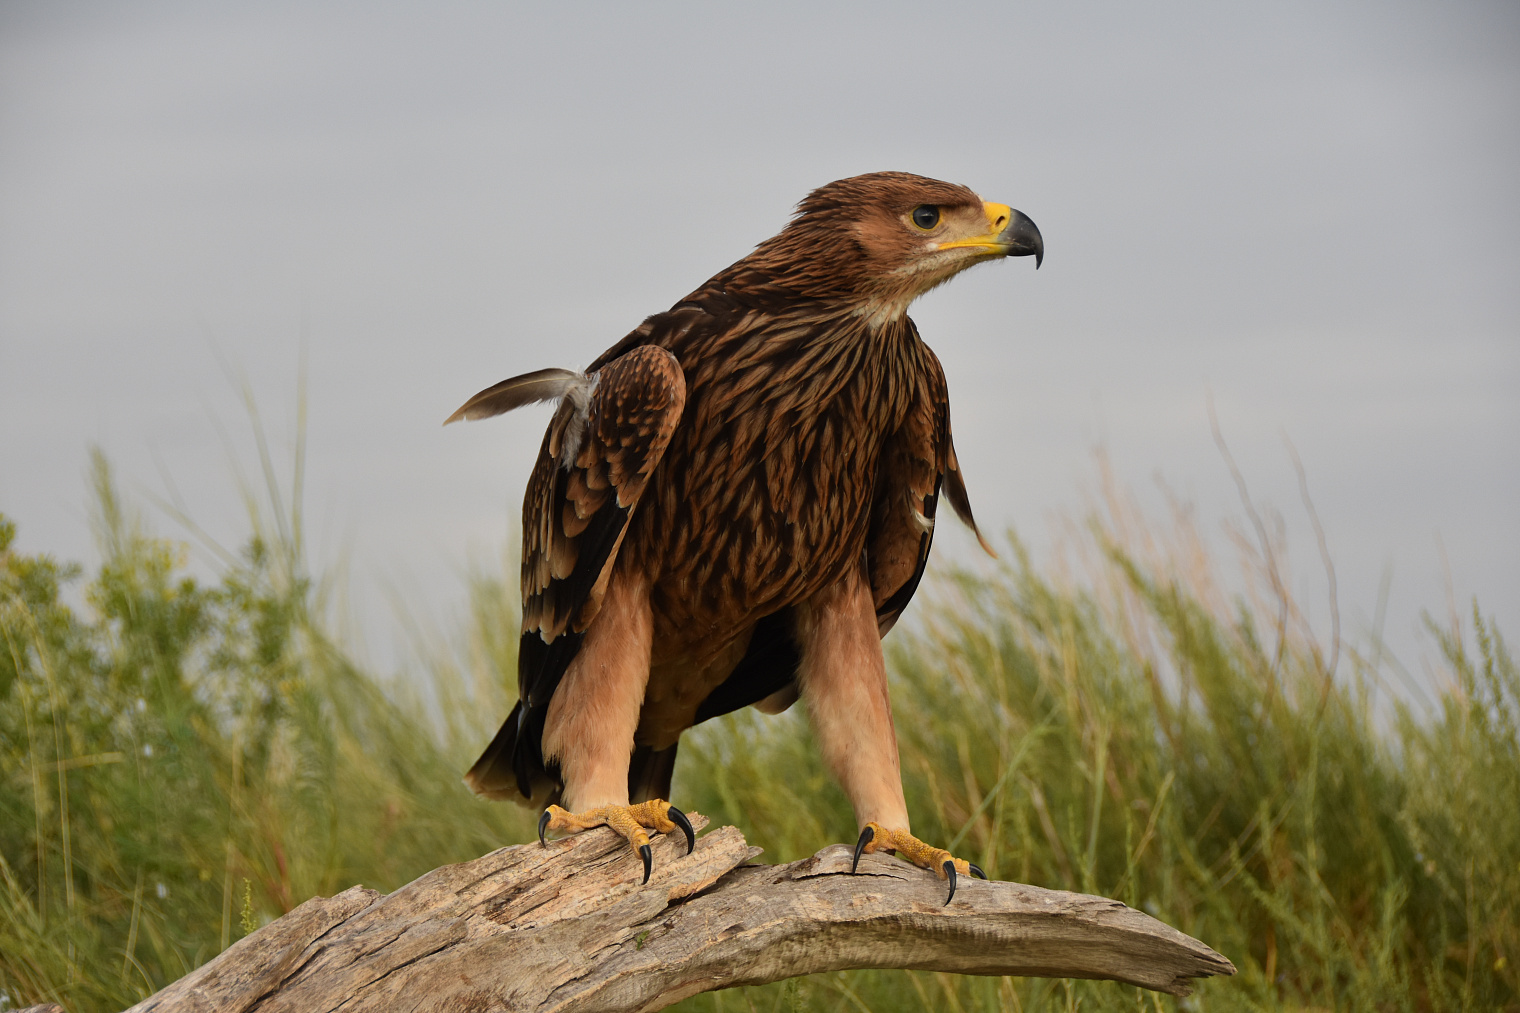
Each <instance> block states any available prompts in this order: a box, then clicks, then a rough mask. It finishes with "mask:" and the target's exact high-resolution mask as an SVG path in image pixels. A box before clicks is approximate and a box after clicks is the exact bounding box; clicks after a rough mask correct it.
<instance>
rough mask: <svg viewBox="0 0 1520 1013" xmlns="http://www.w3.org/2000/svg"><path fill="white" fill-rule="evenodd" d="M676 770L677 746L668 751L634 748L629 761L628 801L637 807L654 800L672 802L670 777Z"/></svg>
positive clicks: (644, 747)
mask: <svg viewBox="0 0 1520 1013" xmlns="http://www.w3.org/2000/svg"><path fill="white" fill-rule="evenodd" d="M677 745H679V743H677ZM675 769H676V746H671V747H670V748H668V749H651V748H649V747H648V746H634V747H633V756H632V757H630V758H629V760H628V801H629V802H631V803H633V804H635V805H637V804H638V803H640V802H648V801H649V800H650V799H652V798H658V799H664V800H665V801H667V802H668V801H670V775H671V774H672V773H674V772H675Z"/></svg>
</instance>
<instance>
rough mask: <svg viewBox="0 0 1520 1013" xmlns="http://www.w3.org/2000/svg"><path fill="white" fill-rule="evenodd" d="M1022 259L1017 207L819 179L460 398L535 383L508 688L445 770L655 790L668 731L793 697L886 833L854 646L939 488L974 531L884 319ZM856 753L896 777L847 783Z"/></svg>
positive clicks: (942, 423) (488, 409)
mask: <svg viewBox="0 0 1520 1013" xmlns="http://www.w3.org/2000/svg"><path fill="white" fill-rule="evenodd" d="M931 219H932V222H931ZM926 224H927V227H926ZM1023 254H1034V255H1035V256H1036V258H1037V261H1038V258H1039V257H1041V256H1042V255H1043V247H1042V242H1041V239H1040V236H1039V232H1038V230H1037V229H1035V227H1034V225H1033V223H1032V222H1030V221H1029V220H1028V219H1027V218H1025V217H1024V216H1023V215H1022V214H1020V213H1019V212H1017V211H1013V210H1012V209H1010V208H1008V207H1006V206H1004V205H997V204H984V203H983V202H982V200H981V199H980V198H979V197H978V196H977V195H976V194H974V193H973V192H972V191H970V190H968V189H966V188H965V187H962V186H956V185H953V184H949V183H942V182H939V181H937V180H931V179H925V178H923V177H920V176H913V175H909V174H907V173H874V174H871V175H867V176H858V177H855V178H852V179H846V180H841V181H839V182H836V183H831V184H829V185H827V186H824V187H821V188H819V189H818V190H815V191H814V192H813V193H811V194H809V195H808V197H807V198H806V199H805V200H803V202H802V203H801V204H800V205H799V206H798V211H797V215H796V216H795V217H794V218H793V220H792V221H791V222H790V223H789V224H788V225H787V226H786V228H784V229H783V230H782V231H781V232H780V233H779V234H778V235H776V236H774V237H773V238H771V239H768V240H766V241H765V242H763V243H761V244H760V245H759V246H758V247H757V248H756V250H755V251H754V253H752V254H750V255H749V256H748V257H745V258H744V259H743V260H741V261H739V262H738V263H736V264H734V265H733V266H732V267H730V268H728V269H727V270H725V271H723V272H721V273H720V274H718V275H716V276H715V277H713V278H712V279H711V280H710V281H708V282H707V283H706V284H705V285H703V286H702V287H700V288H698V289H697V290H696V291H694V292H692V293H691V294H690V295H688V296H687V297H686V298H685V299H682V300H681V301H680V302H679V303H677V304H676V305H675V306H674V307H672V308H671V309H670V310H669V311H667V312H665V313H659V314H656V315H654V316H652V317H650V318H648V319H647V320H645V321H644V323H643V324H642V325H640V326H639V327H638V328H637V329H636V330H634V331H633V332H632V333H631V334H629V335H628V336H627V337H625V338H624V339H623V340H622V341H620V342H618V343H617V344H616V345H614V346H613V347H612V348H611V349H609V350H608V351H607V352H605V353H603V354H602V355H601V356H599V357H598V358H597V359H596V361H595V362H593V363H591V365H590V366H589V367H587V369H586V372H585V374H584V375H579V374H573V373H570V372H568V371H563V370H541V371H539V372H538V373H534V374H528V375H527V376H525V377H520V378H515V379H514V380H508V381H504V382H503V383H501V384H498V385H497V386H496V387H493V388H490V389H489V390H486V391H482V392H481V393H480V394H478V395H476V397H475V398H472V399H471V401H470V402H468V403H467V404H466V405H465V406H464V407H463V408H461V409H460V411H459V412H458V413H456V416H455V417H466V418H479V417H484V416H486V415H489V414H495V413H497V412H499V411H505V410H508V409H510V408H512V407H516V406H517V405H519V404H523V403H527V402H528V401H531V400H539V399H545V398H549V397H560V398H562V400H561V403H560V406H559V408H558V410H557V411H556V412H555V415H554V417H553V420H552V421H551V422H550V425H549V430H548V432H547V433H546V435H545V437H544V443H543V447H542V449H541V450H540V452H539V457H538V462H537V465H536V466H535V468H534V471H533V475H532V478H531V479H530V480H529V483H528V491H527V496H526V498H525V500H524V504H523V568H522V573H523V578H522V579H523V627H522V642H521V648H520V655H519V669H518V672H519V674H518V682H519V692H520V697H521V699H520V701H519V703H518V705H517V706H516V708H514V710H513V712H512V714H511V716H510V717H509V718H508V719H507V722H506V723H505V724H504V725H503V727H502V729H501V731H500V732H499V733H498V734H497V736H496V739H495V740H494V741H493V742H492V743H491V745H490V746H489V747H488V748H487V750H486V751H485V753H484V754H483V755H482V756H481V758H480V760H479V761H478V762H477V763H476V764H475V766H474V767H473V768H472V769H471V770H470V772H469V774H468V775H467V778H466V779H467V781H468V782H469V784H470V785H471V787H472V788H474V789H475V790H476V791H478V792H480V793H482V794H484V795H488V796H490V797H493V798H507V797H513V798H517V799H518V800H520V801H524V802H529V803H530V804H533V805H535V806H543V805H545V804H547V803H549V802H551V801H555V800H557V799H558V798H560V797H563V798H564V800H565V801H566V803H567V804H569V805H570V806H571V807H572V808H573V807H577V806H603V805H626V804H627V803H628V801H629V800H630V798H631V799H632V800H633V801H639V800H641V799H644V798H659V799H663V798H664V797H665V796H666V795H667V794H668V791H669V784H670V771H671V768H672V765H673V763H674V757H675V748H676V743H677V740H678V739H679V736H680V734H681V732H683V731H684V730H685V729H687V728H689V727H691V726H692V725H693V724H695V723H698V722H700V721H703V720H706V719H707V718H710V717H714V716H716V715H718V714H723V713H727V712H728V711H731V710H735V709H737V708H739V707H743V706H746V705H751V704H755V705H759V706H761V707H762V708H764V709H767V710H779V709H782V708H784V707H785V706H788V705H789V704H790V703H791V702H792V701H793V700H795V699H796V698H797V696H798V693H799V692H800V693H802V694H803V695H804V696H808V697H809V698H810V712H811V714H812V717H813V719H814V721H815V725H817V727H818V729H819V738H820V743H821V745H822V748H823V749H824V752H825V754H826V756H828V758H829V759H830V765H831V766H832V767H834V768H835V773H836V775H838V776H839V777H840V779H841V781H842V782H844V784H845V788H846V791H847V792H850V793H851V797H852V801H854V802H855V804H856V811H857V816H859V817H860V818H861V822H862V824H865V823H867V822H872V821H876V820H877V819H878V818H879V817H880V818H885V819H890V820H893V821H896V822H895V823H889V824H885V825H887V826H900V827H901V828H902V830H903V831H904V832H906V828H907V822H906V811H905V810H902V803H901V786H900V781H899V780H898V779H897V778H896V773H895V772H896V762H897V760H896V745H895V740H893V737H892V732H891V724H890V713H887V714H886V715H885V717H884V721H885V723H884V725H883V724H882V721H881V720H879V719H881V715H876V718H874V719H873V718H870V717H869V715H864V714H863V712H862V711H861V709H862V708H864V710H866V711H872V712H874V711H875V710H877V709H879V708H880V707H881V706H884V702H885V682H884V672H883V669H882V663H881V650H880V645H879V638H880V636H881V635H884V634H885V633H886V631H887V630H888V629H890V628H891V626H892V624H893V623H894V622H895V621H896V619H897V617H898V616H899V615H900V614H901V613H902V610H903V609H904V608H905V607H906V606H907V603H908V600H909V599H910V598H911V597H912V595H913V592H914V589H915V588H916V587H917V585H918V581H919V578H920V576H921V575H922V573H923V568H924V564H925V561H926V560H927V558H928V553H929V545H930V542H931V540H932V537H933V528H934V519H935V512H936V505H937V502H938V497H939V493H940V489H941V487H942V486H943V487H944V489H945V491H946V494H947V498H948V499H949V500H950V503H951V505H952V507H953V508H954V509H955V510H956V512H957V513H958V514H959V515H960V517H961V519H962V520H964V521H965V522H966V523H967V524H968V525H970V526H971V527H972V529H973V530H975V522H974V521H973V520H972V517H971V510H970V505H969V501H968V499H967V496H966V492H965V486H964V483H963V481H962V479H961V476H960V472H959V468H958V463H957V461H956V457H955V450H954V446H953V444H952V441H951V435H950V409H949V398H948V392H947V388H946V383H945V377H944V373H943V371H942V370H941V368H940V364H939V361H938V359H936V358H935V356H934V353H933V352H932V351H930V350H929V348H928V346H927V345H925V344H924V343H923V341H922V340H921V339H920V338H919V335H918V330H917V328H916V327H915V326H914V325H913V322H912V321H911V320H910V319H909V318H908V317H907V315H906V310H907V307H908V304H909V303H910V302H911V301H912V300H913V299H914V298H916V297H917V296H918V295H921V294H922V293H923V292H925V291H927V290H929V289H930V288H933V287H934V286H936V285H938V284H941V283H942V282H944V281H946V280H948V279H949V278H950V277H952V276H953V275H955V274H956V273H958V272H959V271H961V270H964V269H965V268H966V267H969V266H971V265H972V264H974V263H978V262H980V261H983V260H988V259H994V258H1001V257H1003V256H1008V255H1023ZM450 421H452V419H451V420H450ZM978 537H980V536H978ZM983 544H984V545H985V543H983ZM866 629H869V635H867V634H866V633H865V632H861V631H864V630H866ZM878 682H879V683H880V691H879V692H877V689H876V688H875V687H876V684H877V683H878ZM862 694H864V695H862ZM868 698H869V699H868ZM831 707H834V708H836V709H837V711H838V712H837V713H834V712H831V711H830V708H831ZM873 722H874V724H873ZM835 725H838V726H839V728H837V729H834V727H833V726H835ZM877 726H880V727H877ZM873 728H874V731H873V730H872V729H873ZM831 729H833V730H832V731H831ZM830 735H833V738H834V740H835V741H829V736H830ZM841 736H842V737H843V739H848V740H850V741H847V742H846V741H842V740H841ZM862 736H866V737H868V738H869V741H865V740H862ZM857 740H860V741H857ZM852 758H853V759H852ZM866 763H874V764H877V765H881V764H888V765H889V767H890V771H891V775H892V776H891V780H892V781H893V782H894V783H895V784H896V787H895V789H894V788H893V787H891V786H885V785H880V784H874V783H872V784H865V783H864V782H866V781H873V778H872V777H870V776H866V775H864V774H862V773H861V772H860V771H859V770H855V769H852V768H854V767H857V766H859V765H861V764H866ZM852 782H860V783H853V784H852ZM894 790H895V793H896V794H895V798H893V797H891V796H892V793H893V791H894ZM899 810H902V811H899Z"/></svg>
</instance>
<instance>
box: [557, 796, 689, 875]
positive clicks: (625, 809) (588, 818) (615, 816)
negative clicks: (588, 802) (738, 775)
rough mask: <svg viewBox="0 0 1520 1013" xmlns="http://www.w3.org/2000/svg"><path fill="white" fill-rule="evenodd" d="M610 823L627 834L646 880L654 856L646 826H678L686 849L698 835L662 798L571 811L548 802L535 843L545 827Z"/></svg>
mask: <svg viewBox="0 0 1520 1013" xmlns="http://www.w3.org/2000/svg"><path fill="white" fill-rule="evenodd" d="M600 826H609V827H611V828H612V829H614V830H616V831H617V832H618V833H620V834H622V835H623V836H624V837H625V838H627V840H628V843H629V844H630V845H631V846H632V847H633V848H634V850H636V851H637V852H638V853H639V857H640V858H642V859H643V860H644V882H646V883H647V882H649V870H650V869H651V868H652V866H653V862H654V859H653V856H652V855H651V853H650V850H649V835H648V834H647V833H645V832H644V830H645V828H648V829H650V830H656V831H659V832H660V833H662V834H668V833H670V832H671V831H672V830H675V829H676V828H677V827H679V828H680V829H681V832H682V833H684V834H685V835H686V853H687V854H688V855H689V854H691V849H692V848H694V847H696V846H697V835H696V832H695V831H694V830H692V829H691V820H689V819H687V818H686V814H685V813H683V812H682V811H681V810H679V809H677V808H676V807H675V806H673V805H671V804H670V803H669V802H666V801H664V800H663V799H658V798H656V799H650V800H649V801H648V802H640V803H639V804H638V805H604V806H602V807H601V808H600V809H588V810H586V811H585V812H583V813H573V812H568V811H566V810H564V809H561V808H560V807H559V806H557V805H551V806H550V807H549V808H547V809H545V810H544V814H543V815H542V816H540V817H539V818H538V843H539V844H540V845H542V844H543V843H544V831H546V830H590V829H591V828H592V827H600Z"/></svg>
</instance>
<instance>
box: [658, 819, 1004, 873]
mask: <svg viewBox="0 0 1520 1013" xmlns="http://www.w3.org/2000/svg"><path fill="white" fill-rule="evenodd" d="M665 818H666V819H668V820H670V822H672V823H674V824H675V825H676V826H678V827H680V828H681V832H682V833H683V834H685V835H686V853H687V854H688V855H689V854H691V851H692V849H693V848H695V847H696V846H697V832H696V831H695V830H693V829H692V828H691V820H689V819H687V818H686V814H685V813H683V812H682V811H681V810H679V809H677V808H676V807H675V806H671V807H670V808H669V809H667V810H666V811H665ZM982 878H983V879H986V878H987V877H986V876H983V877H982ZM644 879H645V880H646V881H647V880H648V879H649V877H648V876H647V875H646V876H645V877H644Z"/></svg>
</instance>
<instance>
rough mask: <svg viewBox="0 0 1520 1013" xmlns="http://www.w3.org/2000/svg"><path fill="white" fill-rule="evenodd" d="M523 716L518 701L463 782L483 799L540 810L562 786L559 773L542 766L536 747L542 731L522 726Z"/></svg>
mask: <svg viewBox="0 0 1520 1013" xmlns="http://www.w3.org/2000/svg"><path fill="white" fill-rule="evenodd" d="M522 715H523V705H522V702H521V701H518V703H517V705H516V706H515V707H513V708H512V713H511V714H508V715H507V720H506V721H504V722H502V725H501V728H500V729H499V730H498V731H497V733H496V737H495V738H493V739H492V740H491V744H490V745H489V746H486V749H485V752H483V753H481V754H480V759H478V760H476V761H475V765H474V766H473V767H471V768H470V769H469V771H468V772H467V773H466V774H465V775H464V783H465V784H467V785H469V787H470V790H471V791H473V792H475V794H477V795H482V796H484V797H485V798H489V799H494V800H496V801H503V802H505V801H512V802H516V803H517V804H518V805H523V806H528V807H530V808H533V809H542V808H543V807H544V806H547V805H549V804H550V803H551V802H553V801H555V800H556V799H557V798H558V797H559V793H560V791H561V790H562V788H563V787H564V786H563V785H562V784H561V782H560V780H559V777H558V771H551V770H549V769H548V767H547V766H546V765H545V764H544V761H543V757H542V755H541V750H540V748H539V740H540V739H541V737H542V729H538V731H539V733H540V734H538V735H534V734H532V732H533V729H530V728H525V727H523V725H524V722H523V720H522ZM529 716H530V718H531V716H532V715H531V712H530V715H529ZM524 733H526V734H524Z"/></svg>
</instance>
